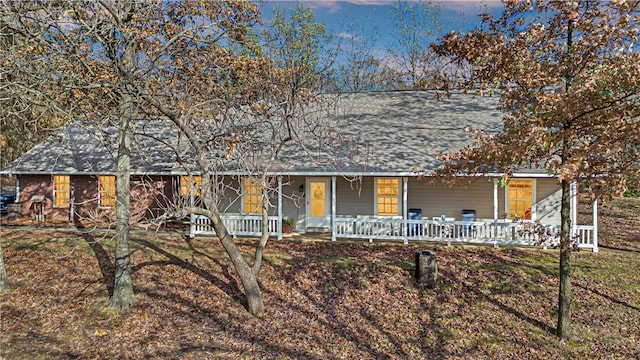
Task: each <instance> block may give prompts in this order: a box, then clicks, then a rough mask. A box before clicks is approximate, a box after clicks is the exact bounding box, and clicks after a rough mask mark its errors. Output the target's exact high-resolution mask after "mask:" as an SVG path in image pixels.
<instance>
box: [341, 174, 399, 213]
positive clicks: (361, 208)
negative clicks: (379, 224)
mask: <svg viewBox="0 0 640 360" xmlns="http://www.w3.org/2000/svg"><path fill="white" fill-rule="evenodd" d="M400 180H401V181H400V183H401V184H402V179H400ZM374 185H375V182H374V178H373V177H363V178H361V179H356V180H354V181H349V180H347V179H344V178H342V177H337V178H336V213H337V214H338V215H346V216H357V215H373V214H374V212H375V209H374V206H375V204H374V200H375V198H374V188H375V186H374ZM401 186H402V185H401ZM400 189H401V190H400V205H399V206H400V208H402V203H401V202H402V187H401V188H400Z"/></svg>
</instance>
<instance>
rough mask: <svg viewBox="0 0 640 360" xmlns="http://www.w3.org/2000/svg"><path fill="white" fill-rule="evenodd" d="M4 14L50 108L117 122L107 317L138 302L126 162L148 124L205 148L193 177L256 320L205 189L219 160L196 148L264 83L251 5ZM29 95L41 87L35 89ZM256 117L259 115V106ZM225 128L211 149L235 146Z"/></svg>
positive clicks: (116, 5) (62, 7) (43, 8)
mask: <svg viewBox="0 0 640 360" xmlns="http://www.w3.org/2000/svg"><path fill="white" fill-rule="evenodd" d="M4 5H6V6H3V10H2V21H3V22H5V23H7V24H9V27H10V29H11V31H13V32H16V33H21V34H24V36H25V37H26V38H27V39H28V40H29V41H30V44H33V46H34V47H37V48H39V49H45V51H41V52H40V53H39V56H36V57H33V58H32V60H33V61H35V62H37V63H38V64H40V65H41V66H43V68H45V70H47V71H45V72H44V73H45V74H48V75H49V76H50V77H51V78H53V79H55V83H56V86H55V87H52V89H51V90H50V91H51V94H50V96H49V98H51V99H55V106H56V107H57V108H58V109H64V112H65V113H66V114H67V116H69V117H71V118H74V119H86V120H83V121H89V122H91V123H92V124H94V125H95V124H100V123H105V124H108V123H109V121H111V120H115V126H116V127H117V128H118V130H119V137H118V149H119V150H118V165H117V166H118V174H117V180H116V181H117V186H116V208H117V209H116V220H117V225H116V228H117V230H118V235H117V236H116V256H115V257H116V259H115V261H116V274H115V288H114V293H113V295H112V296H111V299H110V305H111V307H115V308H120V309H126V308H128V307H129V306H131V305H132V304H133V302H134V297H133V288H132V282H131V278H130V276H131V251H130V249H129V240H128V239H129V238H128V228H129V222H130V216H129V208H128V202H129V200H128V199H129V185H128V182H129V156H130V153H131V151H132V136H133V135H134V134H133V132H134V127H133V125H132V122H133V121H132V119H134V118H135V117H145V118H147V119H149V120H150V121H153V120H162V119H165V120H166V119H168V120H170V121H171V122H172V123H174V124H175V126H177V127H178V129H179V131H180V132H181V133H182V135H183V136H185V137H186V138H187V139H188V140H189V141H190V142H191V144H192V145H193V147H194V148H195V149H196V150H197V149H198V148H199V147H200V148H202V150H203V151H202V152H197V151H196V154H197V164H198V165H199V166H198V169H199V171H200V172H201V173H202V174H203V175H204V174H206V175H207V176H203V188H204V189H203V195H204V196H203V198H207V200H206V203H207V206H206V210H207V212H206V214H205V215H207V216H209V217H210V218H212V221H213V223H214V225H215V226H214V227H215V229H216V232H217V234H219V237H220V238H221V240H222V242H223V245H224V246H225V249H226V250H227V252H228V254H229V256H230V258H231V259H232V262H233V264H234V267H235V268H236V270H238V273H239V274H240V278H241V280H242V283H243V285H244V288H245V292H246V294H247V298H248V299H249V301H248V303H249V305H248V307H249V310H250V311H251V313H253V314H256V315H259V314H261V313H262V312H263V305H262V300H261V298H260V296H259V295H260V294H259V287H258V283H257V281H256V279H255V277H254V276H253V274H252V272H251V271H249V272H247V271H245V270H246V268H248V265H247V263H246V261H245V260H244V259H243V258H242V253H241V252H240V251H239V249H238V248H237V246H236V245H235V244H234V243H233V239H232V238H231V237H230V236H229V235H228V232H227V231H226V229H225V228H224V225H223V224H222V222H221V220H220V216H219V212H218V210H217V208H216V206H217V203H216V201H215V197H216V196H215V195H216V194H217V191H218V190H219V188H216V187H214V186H211V185H212V184H214V182H212V181H210V179H213V178H214V177H215V174H213V175H212V172H215V169H219V168H221V167H223V166H224V160H225V157H222V158H221V159H215V160H212V161H211V162H210V161H209V160H208V159H207V156H208V155H209V154H208V153H205V152H204V151H206V150H208V149H206V148H204V147H202V146H201V145H202V144H199V143H198V140H199V139H200V137H198V136H199V135H200V134H206V133H208V132H211V133H212V132H214V131H218V130H221V129H220V128H215V129H214V128H212V127H209V128H207V127H206V126H207V125H209V124H207V123H202V121H203V120H204V119H207V118H217V119H221V117H224V116H225V115H229V114H232V113H233V114H239V113H240V112H241V111H242V110H243V109H245V108H247V107H248V106H249V105H250V104H252V103H253V101H254V100H255V97H253V94H254V93H252V92H251V89H249V88H248V87H247V85H248V84H252V83H258V84H262V83H265V82H264V81H262V80H261V79H259V78H257V76H259V74H265V72H267V71H268V69H267V68H266V67H265V64H266V63H267V62H266V61H265V59H263V58H261V57H260V56H258V52H257V51H255V46H254V45H252V44H251V43H250V42H249V41H248V40H247V38H248V35H249V34H250V32H249V29H250V27H251V26H252V25H253V24H255V23H256V21H257V20H258V16H257V7H256V5H255V4H252V3H250V2H247V1H232V0H230V1H219V2H217V1H214V2H201V1H195V0H193V1H192V0H187V1H181V2H166V3H161V4H159V3H158V4H152V3H144V2H112V1H100V2H95V1H86V2H83V1H59V2H49V1H41V2H38V1H30V2H9V1H8V2H5V3H4ZM265 69H266V70H265ZM30 79H32V80H33V79H34V78H30ZM30 86H32V87H38V83H37V82H32V83H31V84H30ZM274 91H275V90H274ZM278 104H280V103H279V102H278ZM255 108H256V109H259V110H261V109H262V107H261V106H259V105H256V107H255ZM225 120H226V121H221V122H218V123H215V124H216V125H218V124H220V125H224V126H227V127H226V128H224V129H222V131H221V132H220V133H217V134H224V136H223V137H218V138H216V139H215V140H220V141H222V143H224V144H229V145H231V144H233V142H234V139H235V138H234V136H233V135H232V134H233V133H234V130H233V129H234V128H233V127H234V126H235V124H234V122H233V120H234V118H233V117H232V116H227V117H226V118H225ZM225 140H228V141H227V142H225ZM229 153H231V152H229ZM189 170H190V171H191V170H192V169H189ZM215 184H217V183H215ZM205 189H211V190H210V191H209V190H205ZM249 270H250V268H249ZM256 294H257V295H256Z"/></svg>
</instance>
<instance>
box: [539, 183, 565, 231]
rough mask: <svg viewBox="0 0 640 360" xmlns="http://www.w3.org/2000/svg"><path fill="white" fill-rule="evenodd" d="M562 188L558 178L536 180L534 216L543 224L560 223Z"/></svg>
mask: <svg viewBox="0 0 640 360" xmlns="http://www.w3.org/2000/svg"><path fill="white" fill-rule="evenodd" d="M561 200H562V188H560V185H559V184H558V179H538V180H537V181H536V218H537V219H538V220H540V222H542V223H543V224H553V225H560V205H561Z"/></svg>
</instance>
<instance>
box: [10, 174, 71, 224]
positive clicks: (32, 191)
mask: <svg viewBox="0 0 640 360" xmlns="http://www.w3.org/2000/svg"><path fill="white" fill-rule="evenodd" d="M18 181H20V196H19V198H20V200H19V202H20V208H21V213H22V216H26V217H30V216H31V215H32V214H33V203H32V201H31V198H32V197H33V196H44V197H45V215H46V216H47V217H50V216H53V217H54V218H55V217H57V216H56V215H57V212H58V210H55V211H53V210H52V207H51V205H52V186H51V176H49V175H19V176H18ZM67 217H68V216H67Z"/></svg>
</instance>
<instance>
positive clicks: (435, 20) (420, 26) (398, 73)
mask: <svg viewBox="0 0 640 360" xmlns="http://www.w3.org/2000/svg"><path fill="white" fill-rule="evenodd" d="M439 15H440V8H439V6H438V5H437V3H435V2H432V1H430V0H420V1H396V2H395V3H394V9H393V10H392V12H391V14H390V16H391V18H392V19H393V22H394V24H395V29H394V30H395V31H394V33H393V36H394V39H395V40H396V43H397V47H394V48H392V49H389V50H388V52H389V55H390V56H391V58H392V60H391V62H389V63H387V64H385V67H386V69H387V71H388V72H392V73H394V74H395V76H394V77H395V78H396V82H397V85H396V86H397V88H400V89H407V88H408V89H416V88H434V87H437V86H439V79H437V78H438V76H437V74H438V71H437V70H438V68H439V58H438V56H437V54H436V53H435V52H434V51H432V50H431V49H430V47H429V45H430V44H431V42H432V41H431V38H432V37H433V36H435V35H436V34H437V33H439V32H440V28H441V25H440V22H439Z"/></svg>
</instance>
